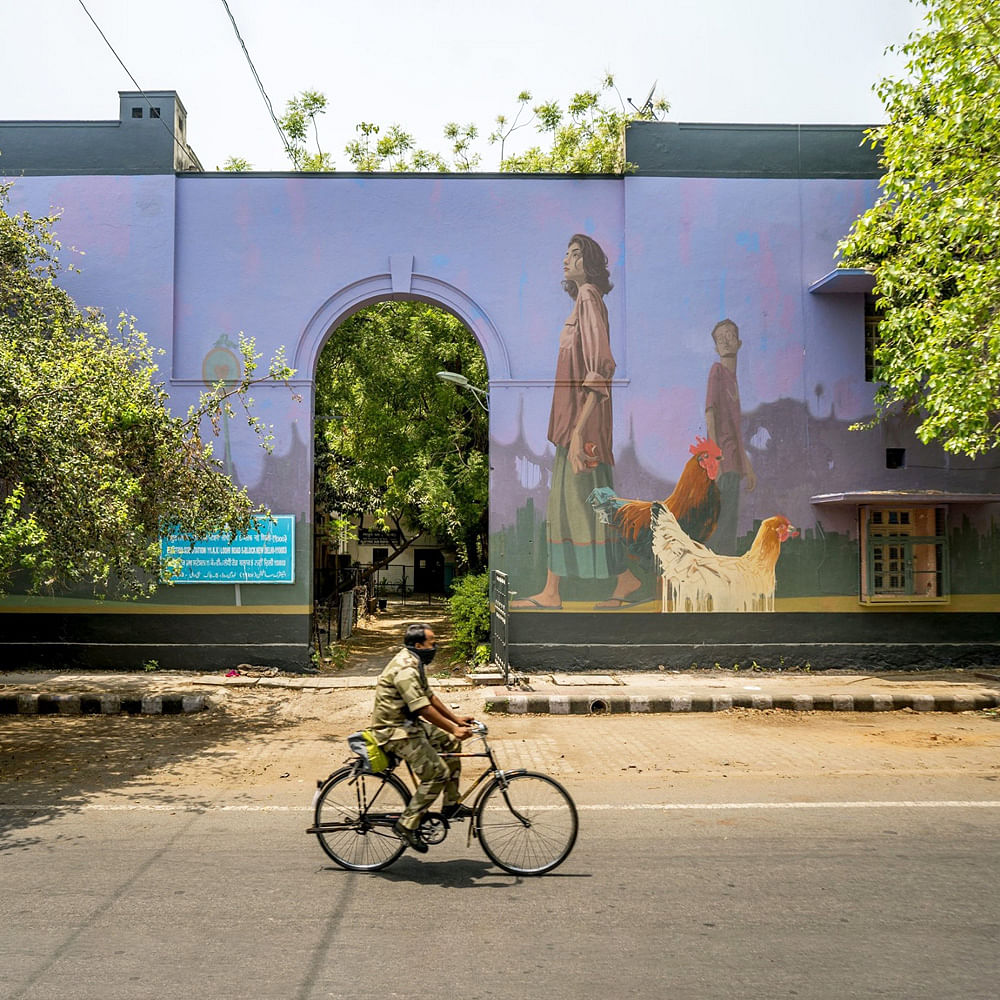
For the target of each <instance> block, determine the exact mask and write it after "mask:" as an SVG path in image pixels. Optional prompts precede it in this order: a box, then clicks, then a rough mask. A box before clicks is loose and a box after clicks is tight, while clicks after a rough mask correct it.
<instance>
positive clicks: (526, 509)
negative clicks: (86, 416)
mask: <svg viewBox="0 0 1000 1000" xmlns="http://www.w3.org/2000/svg"><path fill="white" fill-rule="evenodd" d="M157 99H158V101H159V102H160V104H161V105H163V104H169V103H171V102H176V103H175V104H174V105H173V115H174V118H175V119H176V117H177V115H179V114H182V113H183V108H182V106H181V105H180V103H179V102H178V101H176V95H173V94H172V93H171V92H160V93H159V94H158V95H157ZM122 101H123V104H122V109H123V110H122V122H121V123H119V124H120V126H121V127H120V129H118V130H117V131H115V132H114V136H113V138H114V147H113V148H112V147H111V146H110V145H108V143H109V142H110V140H109V138H108V136H110V135H111V130H109V129H107V128H106V127H102V128H99V129H91V128H89V125H91V124H93V123H79V128H76V130H75V131H74V128H73V127H70V126H68V125H67V123H59V125H58V127H57V131H58V138H59V143H58V158H55V154H54V153H53V152H52V150H53V149H54V148H55V147H54V146H53V144H52V143H51V142H50V141H49V139H46V138H45V135H46V132H45V129H44V127H42V126H40V125H39V123H31V127H30V128H28V127H22V125H24V123H9V122H8V123H0V150H2V152H3V157H2V159H0V170H2V171H7V172H8V177H9V178H10V179H12V180H13V181H14V184H13V187H12V190H11V205H12V207H13V208H14V209H15V210H18V209H21V208H24V209H26V210H28V211H30V212H32V213H33V214H47V213H48V212H49V210H50V208H51V207H54V206H58V207H60V208H62V210H63V214H62V217H61V219H60V222H59V224H58V235H59V237H60V239H61V240H62V243H63V245H64V246H78V247H82V248H85V249H86V251H87V257H86V258H85V259H84V261H83V268H84V270H83V273H82V274H81V275H79V276H73V277H72V279H68V280H71V283H72V287H71V289H70V291H71V292H72V294H73V295H74V297H75V298H76V299H77V300H78V301H79V302H80V303H81V304H82V305H96V306H100V307H101V308H103V309H104V311H105V312H106V313H107V314H108V315H109V316H110V317H112V318H113V317H114V316H116V315H117V314H118V313H119V312H121V311H127V312H129V313H132V314H135V315H136V316H137V317H139V323H140V326H141V327H142V328H143V329H145V330H147V331H148V332H149V335H150V339H151V342H152V343H153V345H154V346H157V347H161V348H162V349H163V350H164V352H165V364H164V365H163V368H162V370H163V371H164V372H165V373H168V375H169V380H168V384H169V390H170V393H171V398H172V400H173V401H174V403H175V405H177V406H178V407H180V408H184V407H186V406H187V405H188V403H189V402H191V401H193V400H194V399H195V398H197V394H198V392H199V391H200V389H202V388H203V387H204V384H205V379H206V378H207V377H209V375H210V374H211V372H217V371H218V370H220V368H225V365H226V358H227V356H228V355H227V353H226V352H227V351H229V350H230V349H231V348H230V346H229V345H230V344H231V342H232V341H233V340H234V339H235V338H236V336H237V335H238V333H239V332H240V331H243V332H245V333H246V334H248V335H252V336H253V337H255V338H256V342H257V347H258V350H260V351H261V352H262V353H263V354H264V355H265V357H269V356H270V355H271V354H273V353H274V351H275V350H276V349H277V348H278V347H279V346H284V347H285V348H286V350H287V353H288V356H289V358H290V359H291V362H292V364H293V366H294V367H296V368H297V369H298V372H299V374H298V375H297V378H296V387H297V389H298V390H299V391H298V394H297V395H298V396H299V397H300V398H296V395H293V394H292V393H289V392H288V390H287V388H286V387H271V388H267V387H265V388H263V389H262V390H261V391H258V392H257V393H256V394H255V395H256V397H257V407H258V412H259V413H260V416H261V417H262V419H263V420H264V421H266V422H267V423H269V424H272V425H273V427H274V433H275V437H276V448H275V452H274V454H273V455H272V456H266V455H265V454H264V453H263V452H262V451H261V450H260V449H259V448H257V447H256V444H255V442H254V440H253V436H252V435H251V434H250V433H249V432H247V431H246V429H245V428H241V427H239V426H237V425H235V424H234V425H232V426H231V428H230V431H229V433H230V438H229V440H228V442H227V447H226V451H225V454H226V457H227V462H228V464H229V467H230V470H231V472H232V474H233V476H234V478H236V480H237V481H238V482H240V483H243V484H246V485H247V486H248V488H249V489H250V492H251V494H252V495H253V496H254V497H255V498H257V499H259V500H261V501H263V502H265V503H267V504H268V505H269V506H270V507H271V509H272V510H273V511H274V513H275V514H280V515H283V517H284V518H285V520H283V521H282V527H281V530H280V532H278V533H276V534H277V535H278V536H280V537H276V538H274V539H272V540H271V541H270V543H268V546H263V545H262V546H260V549H261V552H260V559H261V562H260V563H259V564H257V569H258V570H259V575H257V576H256V577H253V574H252V573H251V577H253V578H252V579H251V578H250V577H244V578H243V582H241V583H240V584H239V585H237V584H236V583H234V582H233V581H232V580H229V581H228V582H215V581H214V580H213V579H212V578H211V577H203V578H201V579H200V580H197V579H196V580H195V581H194V582H190V583H186V584H183V585H178V586H174V587H165V588H161V590H160V591H159V593H158V594H157V595H156V596H155V597H154V598H153V599H152V600H151V601H149V602H144V603H142V604H134V603H127V604H126V603H124V602H120V603H119V602H115V601H106V602H102V603H98V602H94V601H93V600H91V599H89V598H86V597H79V596H74V595H63V596H60V597H26V596H19V595H16V594H13V595H9V596H8V597H6V598H4V599H3V600H2V601H0V644H2V646H3V648H2V649H0V659H2V660H3V661H4V662H5V663H17V664H23V665H27V664H45V665H60V666H68V665H71V664H76V665H95V666H135V665H136V664H138V663H141V662H143V661H146V660H150V659H155V660H157V661H158V662H159V663H160V665H161V666H163V667H186V668H195V669H209V668H218V667H224V666H232V665H236V664H238V663H245V662H247V663H258V664H273V665H276V666H281V667H285V668H295V667H302V666H305V665H306V664H307V662H308V652H309V649H308V647H309V636H310V631H309V619H310V611H311V599H312V594H311V579H310V573H309V572H308V567H309V562H310V552H311V537H310V536H311V530H312V525H311V517H312V514H311V499H310V498H311V453H312V378H313V373H314V370H315V365H316V359H317V357H318V355H319V352H320V351H321V349H322V347H323V344H324V342H325V341H326V339H327V338H328V336H329V335H330V332H331V331H332V330H333V329H334V328H335V327H336V326H337V325H338V324H339V323H340V322H341V321H342V320H343V319H345V318H346V317H347V316H349V315H350V314H351V313H353V312H355V311H356V310H358V309H359V308H362V307H363V306H365V305H367V304H370V303H372V302H375V301H378V300H381V299H387V298H403V299H419V300H423V301H426V302H429V303H432V304H435V305H439V306H442V307H443V308H445V309H447V310H449V311H450V312H452V313H454V314H455V315H456V316H457V317H459V318H460V319H461V320H462V321H463V322H464V323H465V324H466V325H467V326H468V327H469V329H470V330H472V332H473V333H474V334H475V336H476V338H477V340H478V341H479V343H480V345H481V346H482V349H483V351H484V353H485V355H486V359H487V363H488V366H489V373H490V402H491V411H490V430H491V445H490V447H491V451H490V459H491V469H492V482H491V492H490V530H491V544H490V557H491V563H492V565H493V568H494V569H497V570H501V571H503V572H504V573H506V574H507V576H508V578H509V581H510V586H511V588H512V589H513V590H514V591H516V594H515V595H514V599H513V601H512V608H511V615H510V630H511V634H510V639H511V646H510V661H511V664H512V665H513V666H515V667H521V668H527V669H532V668H550V669H592V668H601V669H609V668H617V669H627V668H636V667H646V668H649V667H654V668H655V667H656V666H657V665H664V666H671V667H691V666H692V665H695V664H697V665H698V666H701V667H704V666H706V665H709V666H711V665H715V664H719V665H722V666H729V665H732V664H733V663H734V662H742V663H750V662H751V661H756V662H757V663H758V664H760V665H762V666H767V665H779V664H785V665H793V664H795V663H805V662H807V661H808V662H810V663H811V664H813V665H814V666H821V665H837V666H848V665H858V666H860V665H864V666H869V667H871V666H885V665H892V666H897V665H910V664H916V663H961V662H976V661H977V660H981V659H983V658H984V657H993V658H995V650H996V648H997V646H998V645H1000V614H998V612H997V608H998V607H1000V599H998V597H997V595H998V593H1000V549H998V547H997V546H998V542H997V539H998V538H1000V530H998V528H1000V525H998V515H1000V504H998V499H1000V497H998V493H1000V489H998V485H1000V484H998V479H1000V471H998V468H1000V462H997V460H996V456H995V455H994V456H987V457H986V458H985V459H983V460H982V461H980V462H975V463H973V462H968V463H965V464H964V466H963V467H962V468H961V469H956V468H955V467H954V463H949V462H948V461H947V460H946V458H945V456H943V455H942V453H941V452H940V451H939V450H938V449H936V448H934V447H929V446H924V445H922V444H920V443H919V442H918V441H917V439H916V438H915V437H914V435H913V434H912V430H911V428H910V427H909V426H908V425H907V424H906V423H905V422H902V421H901V422H898V423H896V424H892V425H886V426H884V427H880V428H879V429H877V430H875V431H870V432H866V433H857V432H853V431H850V430H849V427H850V425H851V424H852V423H853V422H855V421H857V420H859V419H863V418H864V417H865V416H867V415H868V414H869V413H870V412H871V405H872V385H871V383H868V382H866V381H865V350H866V337H865V332H866V314H868V311H867V310H866V293H867V292H868V291H870V289H871V279H870V278H869V277H868V276H867V275H865V274H863V273H859V272H852V271H844V270H841V271H837V270H833V268H832V257H833V253H834V249H835V245H836V241H837V239H838V238H839V237H840V236H842V235H843V234H844V233H846V232H847V230H848V228H849V227H850V225H851V223H852V222H853V220H854V219H855V218H856V217H857V215H858V214H859V213H860V212H862V211H864V210H865V208H867V207H868V206H869V205H870V204H871V203H872V202H873V200H874V198H875V196H876V193H877V177H878V167H877V163H876V162H875V160H874V158H873V156H872V155H871V154H870V152H869V151H868V150H867V149H861V148H859V141H860V130H859V129H857V128H853V127H850V128H849V127H846V126H724V125H717V126H711V125H710V126H704V125H702V126H688V125H677V124H667V123H664V124H659V123H640V124H636V125H633V126H632V127H630V128H629V130H628V134H627V159H628V160H629V161H630V162H632V163H634V164H636V165H637V169H636V171H635V173H633V174H629V175H626V176H614V177H611V176H604V177H569V176H512V175H355V174H352V175H346V174H324V175H304V174H268V175H265V174H224V173H203V172H200V171H199V170H197V169H192V168H196V167H197V160H196V158H194V157H193V154H192V155H190V156H187V158H186V159H183V162H181V161H178V160H177V153H176V151H175V150H173V149H171V148H170V147H165V148H164V149H162V150H161V149H159V147H157V148H154V147H153V145H150V141H151V138H152V137H153V136H157V137H158V133H156V132H149V133H147V132H145V131H143V130H141V129H139V128H138V127H137V125H135V124H134V123H132V114H131V108H130V95H127V94H124V95H122ZM136 106H137V107H138V106H139V105H136ZM164 117H167V118H168V119H169V117H170V116H169V115H166V114H164ZM106 125H107V123H102V126H106ZM52 135H55V132H53V133H52ZM130 137H131V138H130ZM49 138H51V136H50V137H49ZM133 139H134V143H133V145H134V149H133V145H130V143H132V142H133ZM135 143H137V144H138V145H135ZM95 149H97V150H98V153H100V155H97V154H95ZM74 150H75V152H74ZM188 152H190V151H188ZM84 164H89V166H84ZM869 315H870V314H869ZM873 324H874V320H873V319H870V318H869V319H868V323H867V325H868V329H869V331H871V330H873V329H874V325H873ZM386 363H387V364H391V363H392V360H391V359H386ZM206 372H208V375H206ZM216 377H217V376H216ZM631 501H634V502H631ZM267 547H270V548H271V549H272V550H274V551H272V552H271V553H268V552H266V551H265V548H267ZM279 549H280V550H281V551H278V550H279ZM268 559H270V560H271V562H270V564H269V565H266V566H265V565H264V563H265V561H266V560H268ZM272 570H273V572H271V571H272Z"/></svg>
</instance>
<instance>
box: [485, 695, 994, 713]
mask: <svg viewBox="0 0 1000 1000" xmlns="http://www.w3.org/2000/svg"><path fill="white" fill-rule="evenodd" d="M731 708H753V709H774V708H778V709H784V710H786V711H791V712H893V711H899V710H901V709H911V710H912V711H914V712H974V711H980V710H982V709H985V708H1000V694H998V695H972V694H953V695H933V694H819V695H810V694H797V695H787V696H772V695H767V694H754V695H743V694H740V695H712V696H692V695H679V696H678V695H673V696H664V695H641V694H632V695H623V694H582V695H581V694H572V695H566V694H515V693H510V694H508V693H503V694H500V693H497V692H494V693H493V694H491V695H488V696H487V697H486V704H485V709H486V711H487V712H489V713H492V714H501V715H624V714H631V713H662V712H725V711H728V710H729V709H731Z"/></svg>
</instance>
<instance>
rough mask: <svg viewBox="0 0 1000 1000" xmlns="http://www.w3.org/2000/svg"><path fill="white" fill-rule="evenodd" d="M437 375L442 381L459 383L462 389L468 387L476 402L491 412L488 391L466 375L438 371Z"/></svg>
mask: <svg viewBox="0 0 1000 1000" xmlns="http://www.w3.org/2000/svg"><path fill="white" fill-rule="evenodd" d="M437 377H438V378H439V379H441V381H442V382H452V383H454V384H455V385H457V386H458V387H459V388H460V389H468V390H469V392H471V393H472V395H473V396H475V397H476V402H477V403H479V405H480V406H481V407H482V408H483V409H484V410H485V411H486V412H487V413H489V412H490V397H489V395H488V394H487V393H485V392H483V390H482V389H478V388H476V386H474V385H473V384H472V383H471V382H470V381H469V380H468V379H467V378H466V377H465V376H464V375H459V374H458V372H438V373H437Z"/></svg>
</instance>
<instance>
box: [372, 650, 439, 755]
mask: <svg viewBox="0 0 1000 1000" xmlns="http://www.w3.org/2000/svg"><path fill="white" fill-rule="evenodd" d="M431 697H432V692H431V688H430V685H429V684H428V683H427V676H426V674H425V673H424V670H423V664H422V663H421V662H420V658H419V657H418V656H416V655H415V654H414V653H411V652H410V651H409V650H408V649H407V648H406V647H405V646H404V647H403V648H402V649H401V650H400V651H399V652H398V653H397V654H396V655H395V656H394V657H393V658H392V659H391V660H390V661H389V662H388V664H386V668H385V670H383V671H382V673H381V674H379V678H378V682H377V683H376V684H375V707H374V708H373V709H372V719H371V723H370V726H371V729H372V731H373V732H374V733H375V739H377V740H378V742H379V745H382V744H383V743H388V742H389V740H407V739H412V738H413V737H414V736H417V735H419V734H421V733H422V732H423V730H422V729H421V728H420V725H419V723H418V722H417V717H416V713H417V712H418V711H419V710H420V709H422V708H425V707H426V706H427V705H429V704H430V703H431Z"/></svg>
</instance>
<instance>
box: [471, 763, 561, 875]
mask: <svg viewBox="0 0 1000 1000" xmlns="http://www.w3.org/2000/svg"><path fill="white" fill-rule="evenodd" d="M476 826H477V830H478V833H479V841H480V843H481V844H482V845H483V850H484V851H485V852H486V854H487V855H488V856H489V858H490V860H491V861H493V862H494V863H495V864H497V865H499V866H500V867H501V868H502V869H503V870H504V871H507V872H510V873H511V874H512V875H543V874H545V872H550V871H552V869H553V868H555V867H556V865H558V864H561V863H562V862H563V861H565V860H566V858H567V857H568V855H569V852H570V851H571V850H573V845H574V844H575V843H576V832H577V817H576V806H575V805H574V804H573V800H572V799H571V798H570V795H569V792H567V791H566V789H565V788H563V786H562V785H560V784H559V782H558V781H555V780H554V779H553V778H550V777H548V775H545V774H536V773H535V772H534V771H524V772H522V773H520V774H514V775H510V776H509V777H507V778H506V779H505V780H500V779H494V781H493V782H492V784H490V785H489V786H488V787H487V789H486V791H485V792H483V796H482V798H481V799H480V800H479V808H478V809H477V810H476Z"/></svg>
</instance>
